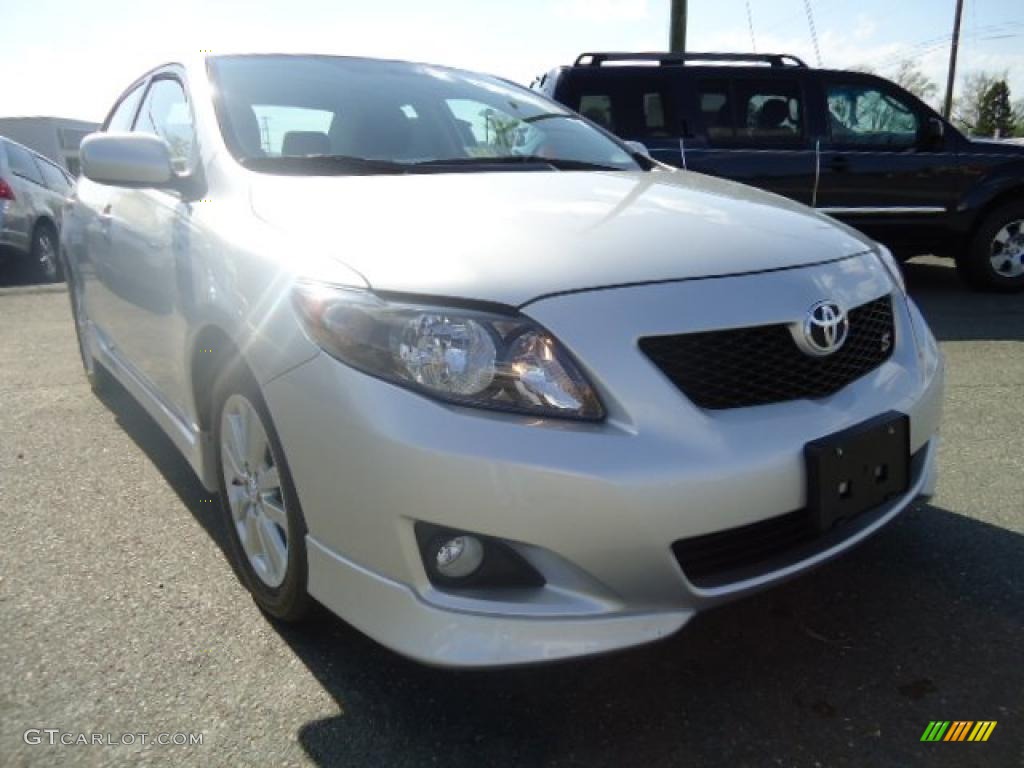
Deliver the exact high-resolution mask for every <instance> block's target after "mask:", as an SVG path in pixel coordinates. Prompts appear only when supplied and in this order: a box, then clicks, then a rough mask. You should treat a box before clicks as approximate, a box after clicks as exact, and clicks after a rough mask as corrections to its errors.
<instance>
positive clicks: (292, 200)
mask: <svg viewBox="0 0 1024 768" xmlns="http://www.w3.org/2000/svg"><path fill="white" fill-rule="evenodd" d="M640 149H641V148H639V147H636V146H633V145H627V144H624V143H622V142H620V141H619V140H617V139H616V138H614V137H613V136H611V135H610V134H608V133H606V132H604V131H603V130H601V129H600V128H598V127H596V126H594V125H593V124H591V123H589V122H588V121H587V120H585V119H583V118H581V117H580V116H578V115H577V114H575V113H573V112H571V111H568V110H566V109H565V108H564V107H561V106H559V105H558V104H556V103H553V102H551V101H548V100H547V99H545V98H544V97H542V96H540V95H538V94H536V93H532V92H530V91H528V90H525V89H523V88H521V87H518V86H516V85H514V84H511V83H509V82H506V81H504V80H501V79H498V78H494V77H489V76H485V75H479V74H474V73H470V72H465V71H460V70H454V69H449V68H445V67H439V66H431V65H423V64H413V63H406V62H397V61H378V60H369V59H359V58H344V57H327V56H283V55H239V56H210V57H206V58H204V59H203V60H201V61H198V62H195V63H189V64H169V65H167V66H163V67H160V68H158V69H156V70H153V71H151V72H148V73H146V74H145V75H143V76H142V77H140V78H139V79H137V80H136V81H135V82H133V83H132V84H131V85H130V86H129V87H128V88H127V89H126V90H125V92H124V94H123V95H122V96H121V98H120V99H119V100H118V101H117V103H116V104H115V106H114V107H113V109H112V110H111V111H110V114H109V116H108V117H107V119H106V121H105V123H104V126H103V128H102V130H101V131H100V132H98V133H95V134H93V135H91V136H89V137H88V138H87V139H86V140H85V141H84V142H83V144H82V148H81V162H82V169H83V173H84V178H83V179H82V180H81V181H80V182H79V184H78V185H77V188H76V190H75V192H74V197H73V199H72V201H71V202H70V203H69V208H68V211H67V214H66V217H65V226H64V230H63V233H62V251H61V252H62V256H63V257H64V258H65V260H66V266H67V270H68V271H67V274H68V280H69V286H70V294H71V304H72V311H73V314H74V319H75V325H76V329H77V331H78V335H79V341H80V345H79V346H80V349H81V354H82V359H83V362H84V366H85V369H86V373H87V375H88V377H89V380H90V382H91V383H92V385H93V386H94V387H96V388H101V387H104V386H110V385H111V384H112V383H113V380H116V381H117V382H119V386H121V387H123V388H124V389H126V390H127V391H128V392H130V393H131V394H132V395H133V396H134V397H135V398H137V399H138V401H139V402H140V403H141V404H142V405H143V406H144V407H145V408H146V410H147V411H148V412H149V413H150V414H151V415H152V417H153V419H154V420H155V421H156V422H157V423H158V424H159V425H160V426H161V427H162V428H163V429H164V430H165V431H166V433H167V434H168V436H169V437H170V439H171V440H172V441H173V443H174V444H175V445H176V446H177V448H178V449H179V450H180V451H181V452H182V454H183V455H184V456H185V457H186V459H187V460H188V462H189V463H190V464H191V466H192V467H193V468H194V470H195V472H196V474H197V475H198V477H199V478H200V479H201V481H202V483H203V484H204V485H205V486H206V488H208V489H209V490H210V491H211V492H212V493H216V494H218V496H219V498H220V500H221V502H222V507H223V514H224V520H225V523H226V525H225V527H226V531H227V538H228V544H229V549H230V551H231V553H232V555H233V557H234V559H235V561H236V562H235V566H236V570H237V571H238V573H239V574H240V576H241V578H242V580H243V582H244V583H245V585H246V587H247V588H248V589H249V591H250V592H251V593H252V595H253V597H254V599H255V601H256V602H257V604H258V605H259V606H260V607H261V608H262V609H263V610H264V611H265V612H266V613H267V614H269V615H271V616H273V617H275V618H276V619H278V620H297V619H300V618H301V617H302V616H303V615H304V614H306V613H307V611H308V609H309V607H310V605H311V604H312V601H314V600H315V601H318V602H319V603H322V604H323V605H325V606H327V607H328V608H329V609H331V610H332V611H334V612H335V613H337V614H338V615H339V616H341V617H343V618H344V619H345V620H346V621H348V622H350V623H351V624H352V625H354V626H355V627H357V628H358V629H360V630H362V631H363V632H365V633H366V634H367V635H369V636H371V637H373V638H375V639H376V640H378V641H380V642H381V643H383V644H384V645H386V646H388V647H390V648H392V649H394V650H396V651H398V652H400V653H402V654H405V655H407V656H411V657H414V658H416V659H419V660H421V661H424V662H427V663H433V664H439V665H447V666H489V665H504V664H517V663H527V662H537V661H543V660H551V659H557V658H565V657H572V656H580V655H585V654H592V653H599V652H605V651H610V650H614V649H619V648H624V647H628V646H633V645H637V644H640V643H645V642H648V641H652V640H655V639H658V638H662V637H665V636H667V635H669V634H671V633H673V632H675V631H676V630H678V629H679V628H680V627H682V626H683V625H684V624H686V622H687V621H688V620H689V619H690V618H692V617H693V616H694V614H695V613H696V612H697V611H699V610H701V609H703V608H704V607H706V606H710V605H713V604H716V603H718V602H720V601H723V600H726V599H730V598H734V597H737V596H739V595H743V594H747V593H749V592H751V591H753V590H757V589H761V588H764V587H767V586H769V585H772V584H775V583H778V582H780V581H781V580H784V579H786V578H788V577H791V576H793V575H795V574H797V573H800V572H802V571H805V570H807V569H810V568H813V567H814V566H816V565H819V564H820V563H822V562H824V561H826V560H828V559H829V558H832V557H834V556H836V555H838V554H840V553H842V552H844V551H846V550H848V549H849V548H850V547H852V546H854V545H855V544H857V543H858V542H860V541H862V540H863V539H864V538H865V537H867V536H870V535H871V534H872V533H874V532H875V531H877V530H878V529H879V528H881V527H882V526H884V525H885V524H886V523H888V522H889V521H891V520H892V519H893V518H894V517H895V516H896V515H898V514H899V513H900V512H901V511H902V510H903V509H905V508H906V507H907V506H908V505H910V504H911V503H913V502H914V500H915V499H918V498H921V497H927V496H929V495H930V494H931V493H933V489H934V487H935V463H936V452H937V440H938V437H937V430H938V424H939V414H940V404H941V399H942V363H941V358H940V354H939V351H938V349H937V346H936V343H935V339H934V338H933V336H932V334H931V332H930V331H929V329H928V327H927V325H926V324H925V321H924V319H923V318H922V316H921V314H920V313H919V312H918V310H917V308H916V307H915V305H914V303H913V302H912V301H911V300H910V299H909V298H908V296H907V294H906V291H905V288H904V285H903V281H902V278H901V274H900V270H899V267H898V266H897V265H896V263H895V262H894V261H893V258H892V256H891V254H890V253H889V252H888V251H886V249H885V248H883V247H882V246H880V245H878V244H876V243H874V242H872V241H870V240H868V239H866V238H865V237H864V236H862V235H860V234H858V233H857V232H855V231H853V230H851V229H849V228H847V227H845V226H843V225H841V224H838V223H836V222H835V221H833V220H831V219H829V218H826V217H825V216H822V215H819V214H816V213H815V212H813V211H812V210H810V209H808V208H805V207H803V206H801V205H799V204H796V203H794V202H791V201H788V200H785V199H783V198H780V197H777V196H774V195H771V194H767V193H764V192H760V191H757V190H754V189H751V188H748V187H745V186H740V185H737V184H734V183H730V182H726V181H722V180H717V179H712V178H708V177H705V176H701V175H697V174H693V173H688V172H685V171H678V170H673V169H670V168H667V167H664V166H661V165H660V164H658V163H656V162H654V161H652V160H651V159H650V158H648V157H647V156H646V155H645V154H644V153H643V152H642V151H639V150H640Z"/></svg>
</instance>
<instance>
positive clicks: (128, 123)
mask: <svg viewBox="0 0 1024 768" xmlns="http://www.w3.org/2000/svg"><path fill="white" fill-rule="evenodd" d="M142 91H143V87H142V86H141V85H138V86H136V87H135V89H134V90H132V91H131V92H130V93H129V94H128V95H127V96H125V97H124V98H123V99H121V103H120V104H118V105H117V108H116V109H115V110H114V112H113V114H112V115H111V116H110V119H109V120H108V121H107V127H106V130H108V131H130V130H131V129H132V119H133V118H134V117H135V110H136V109H137V108H138V106H139V102H140V101H142Z"/></svg>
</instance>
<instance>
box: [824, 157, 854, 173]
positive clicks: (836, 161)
mask: <svg viewBox="0 0 1024 768" xmlns="http://www.w3.org/2000/svg"><path fill="white" fill-rule="evenodd" d="M828 166H829V168H831V169H832V170H833V171H838V172H842V171H845V170H847V169H849V167H850V160H849V159H848V158H846V157H843V156H842V155H837V156H836V157H833V158H832V159H831V160H830V161H829V164H828Z"/></svg>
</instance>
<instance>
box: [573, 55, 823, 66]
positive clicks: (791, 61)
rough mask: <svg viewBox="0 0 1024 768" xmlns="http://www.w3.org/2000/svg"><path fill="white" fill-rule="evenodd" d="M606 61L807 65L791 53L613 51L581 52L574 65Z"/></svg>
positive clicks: (599, 63) (598, 64)
mask: <svg viewBox="0 0 1024 768" xmlns="http://www.w3.org/2000/svg"><path fill="white" fill-rule="evenodd" d="M607 61H656V62H658V64H660V65H661V66H663V67H664V66H671V65H674V64H679V65H682V64H685V63H686V62H688V61H740V62H745V63H751V64H755V63H756V64H770V65H771V66H773V67H804V68H806V67H807V64H805V63H804V61H803V59H801V58H799V57H797V56H794V55H793V54H791V53H625V52H615V51H603V52H591V53H581V54H580V55H579V56H577V57H576V61H575V62H574V63H573V66H574V67H600V66H601V65H602V64H604V63H605V62H607Z"/></svg>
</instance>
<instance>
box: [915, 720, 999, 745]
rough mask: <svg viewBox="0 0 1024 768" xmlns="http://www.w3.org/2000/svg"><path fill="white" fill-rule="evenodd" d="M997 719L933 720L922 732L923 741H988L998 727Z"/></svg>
mask: <svg viewBox="0 0 1024 768" xmlns="http://www.w3.org/2000/svg"><path fill="white" fill-rule="evenodd" d="M996 722H997V721H995V720H977V721H975V720H953V721H949V720H932V721H931V722H929V723H928V727H927V728H925V729H924V733H922V734H921V741H988V737H989V736H991V735H992V731H994V730H995V728H996Z"/></svg>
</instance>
